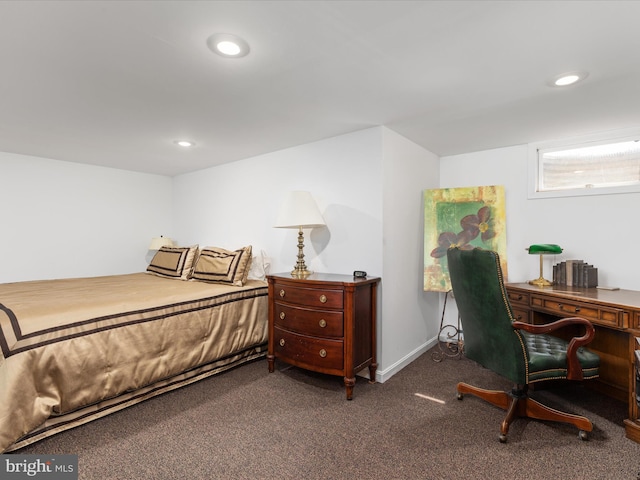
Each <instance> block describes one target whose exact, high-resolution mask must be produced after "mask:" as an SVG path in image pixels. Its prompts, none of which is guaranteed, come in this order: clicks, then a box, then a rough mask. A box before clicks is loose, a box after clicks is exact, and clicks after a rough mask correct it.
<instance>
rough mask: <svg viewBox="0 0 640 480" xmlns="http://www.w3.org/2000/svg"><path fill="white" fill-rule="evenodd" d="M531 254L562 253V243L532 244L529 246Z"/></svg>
mask: <svg viewBox="0 0 640 480" xmlns="http://www.w3.org/2000/svg"><path fill="white" fill-rule="evenodd" d="M528 250H529V254H531V255H536V254H538V255H548V254H558V253H562V248H561V247H560V245H555V244H553V243H539V244H538V245H531V246H530V247H529V248H528Z"/></svg>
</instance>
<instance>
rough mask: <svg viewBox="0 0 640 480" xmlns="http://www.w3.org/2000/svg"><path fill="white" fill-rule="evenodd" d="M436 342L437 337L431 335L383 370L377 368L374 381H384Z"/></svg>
mask: <svg viewBox="0 0 640 480" xmlns="http://www.w3.org/2000/svg"><path fill="white" fill-rule="evenodd" d="M437 343H438V337H433V338H432V339H430V340H428V341H427V342H425V343H423V344H422V345H420V346H419V347H418V348H416V349H415V350H413V351H412V352H409V353H408V354H407V355H405V356H404V357H402V358H401V359H400V360H398V361H397V362H396V363H394V364H393V365H390V366H389V367H387V368H385V369H384V370H377V371H376V382H379V383H384V382H386V381H387V380H389V379H390V378H391V377H393V376H394V375H395V374H396V373H398V372H399V371H400V370H402V369H403V368H404V367H406V366H407V365H409V364H410V363H411V362H413V361H414V360H415V359H416V358H418V357H419V356H420V355H422V354H423V353H424V352H426V351H427V350H429V349H430V348H431V347H433V346H434V345H436V344H437ZM367 373H369V372H368V371H367Z"/></svg>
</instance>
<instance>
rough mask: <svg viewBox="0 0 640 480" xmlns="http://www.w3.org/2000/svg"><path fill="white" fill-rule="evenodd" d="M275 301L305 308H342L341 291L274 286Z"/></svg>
mask: <svg viewBox="0 0 640 480" xmlns="http://www.w3.org/2000/svg"><path fill="white" fill-rule="evenodd" d="M274 291H275V295H276V299H277V300H280V301H282V302H287V303H293V304H295V305H304V306H305V307H321V308H342V307H343V300H342V290H330V289H319V288H303V287H297V286H296V287H293V286H290V285H283V284H280V283H277V282H276V284H275V286H274Z"/></svg>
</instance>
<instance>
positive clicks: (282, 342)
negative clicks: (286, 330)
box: [280, 338, 284, 347]
mask: <svg viewBox="0 0 640 480" xmlns="http://www.w3.org/2000/svg"><path fill="white" fill-rule="evenodd" d="M280 346H281V347H284V338H281V339H280Z"/></svg>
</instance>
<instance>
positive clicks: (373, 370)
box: [369, 363, 378, 383]
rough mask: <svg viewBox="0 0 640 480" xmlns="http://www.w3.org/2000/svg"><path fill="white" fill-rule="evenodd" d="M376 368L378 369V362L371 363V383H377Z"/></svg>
mask: <svg viewBox="0 0 640 480" xmlns="http://www.w3.org/2000/svg"><path fill="white" fill-rule="evenodd" d="M376 370H378V364H377V363H372V364H371V365H369V383H376Z"/></svg>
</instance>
